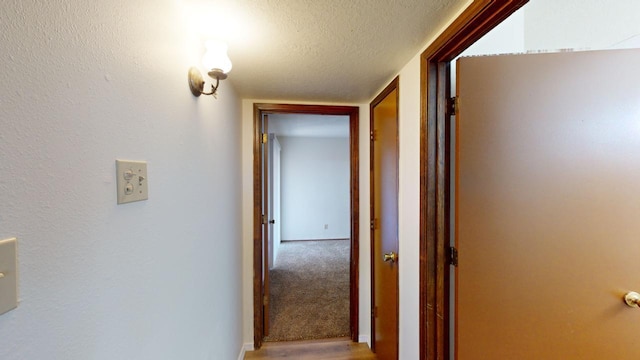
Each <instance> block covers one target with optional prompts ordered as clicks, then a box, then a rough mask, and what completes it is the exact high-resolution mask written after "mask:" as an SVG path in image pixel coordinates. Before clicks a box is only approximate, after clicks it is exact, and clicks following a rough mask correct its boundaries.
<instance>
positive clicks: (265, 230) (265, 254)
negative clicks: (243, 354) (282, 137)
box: [260, 114, 271, 336]
mask: <svg viewBox="0 0 640 360" xmlns="http://www.w3.org/2000/svg"><path fill="white" fill-rule="evenodd" d="M261 125H262V126H261V127H262V139H261V140H262V141H261V145H260V151H261V159H262V161H261V168H262V176H261V178H262V306H263V311H262V322H263V326H264V327H263V329H264V336H268V335H269V268H270V265H269V253H270V251H271V250H270V249H271V247H270V246H269V245H270V244H269V239H270V231H269V230H270V226H269V225H270V224H269V221H267V220H268V219H270V216H271V214H270V209H271V204H270V199H269V198H270V196H269V193H270V192H269V176H270V174H269V162H270V158H271V157H270V155H269V150H270V149H269V141H268V140H269V138H268V137H269V136H268V134H269V115H266V114H265V115H264V116H263V117H262V124H261Z"/></svg>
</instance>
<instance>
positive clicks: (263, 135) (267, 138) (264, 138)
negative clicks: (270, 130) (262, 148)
mask: <svg viewBox="0 0 640 360" xmlns="http://www.w3.org/2000/svg"><path fill="white" fill-rule="evenodd" d="M267 141H269V134H267V133H263V134H262V143H263V144H266V143H267Z"/></svg>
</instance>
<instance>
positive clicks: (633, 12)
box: [525, 0, 640, 50]
mask: <svg viewBox="0 0 640 360" xmlns="http://www.w3.org/2000/svg"><path fill="white" fill-rule="evenodd" d="M639 36H640V2H639V1H637V0H617V1H602V0H564V1H555V0H535V1H530V2H529V3H528V4H527V5H525V46H526V48H527V50H560V49H576V50H585V49H593V50H597V49H609V48H620V47H638V46H640V42H638V37H639ZM625 43H626V44H627V45H626V46H625Z"/></svg>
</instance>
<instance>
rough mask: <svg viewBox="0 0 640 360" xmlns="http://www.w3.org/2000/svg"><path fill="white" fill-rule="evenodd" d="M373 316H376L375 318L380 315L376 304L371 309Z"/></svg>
mask: <svg viewBox="0 0 640 360" xmlns="http://www.w3.org/2000/svg"><path fill="white" fill-rule="evenodd" d="M371 316H372V317H374V318H376V317H378V307H377V306H374V308H373V309H371Z"/></svg>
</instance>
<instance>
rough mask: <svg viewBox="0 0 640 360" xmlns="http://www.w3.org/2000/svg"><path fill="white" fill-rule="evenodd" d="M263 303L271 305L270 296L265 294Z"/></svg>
mask: <svg viewBox="0 0 640 360" xmlns="http://www.w3.org/2000/svg"><path fill="white" fill-rule="evenodd" d="M262 303H263V304H264V305H265V306H266V305H269V297H268V296H266V295H265V296H264V297H263V298H262Z"/></svg>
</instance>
